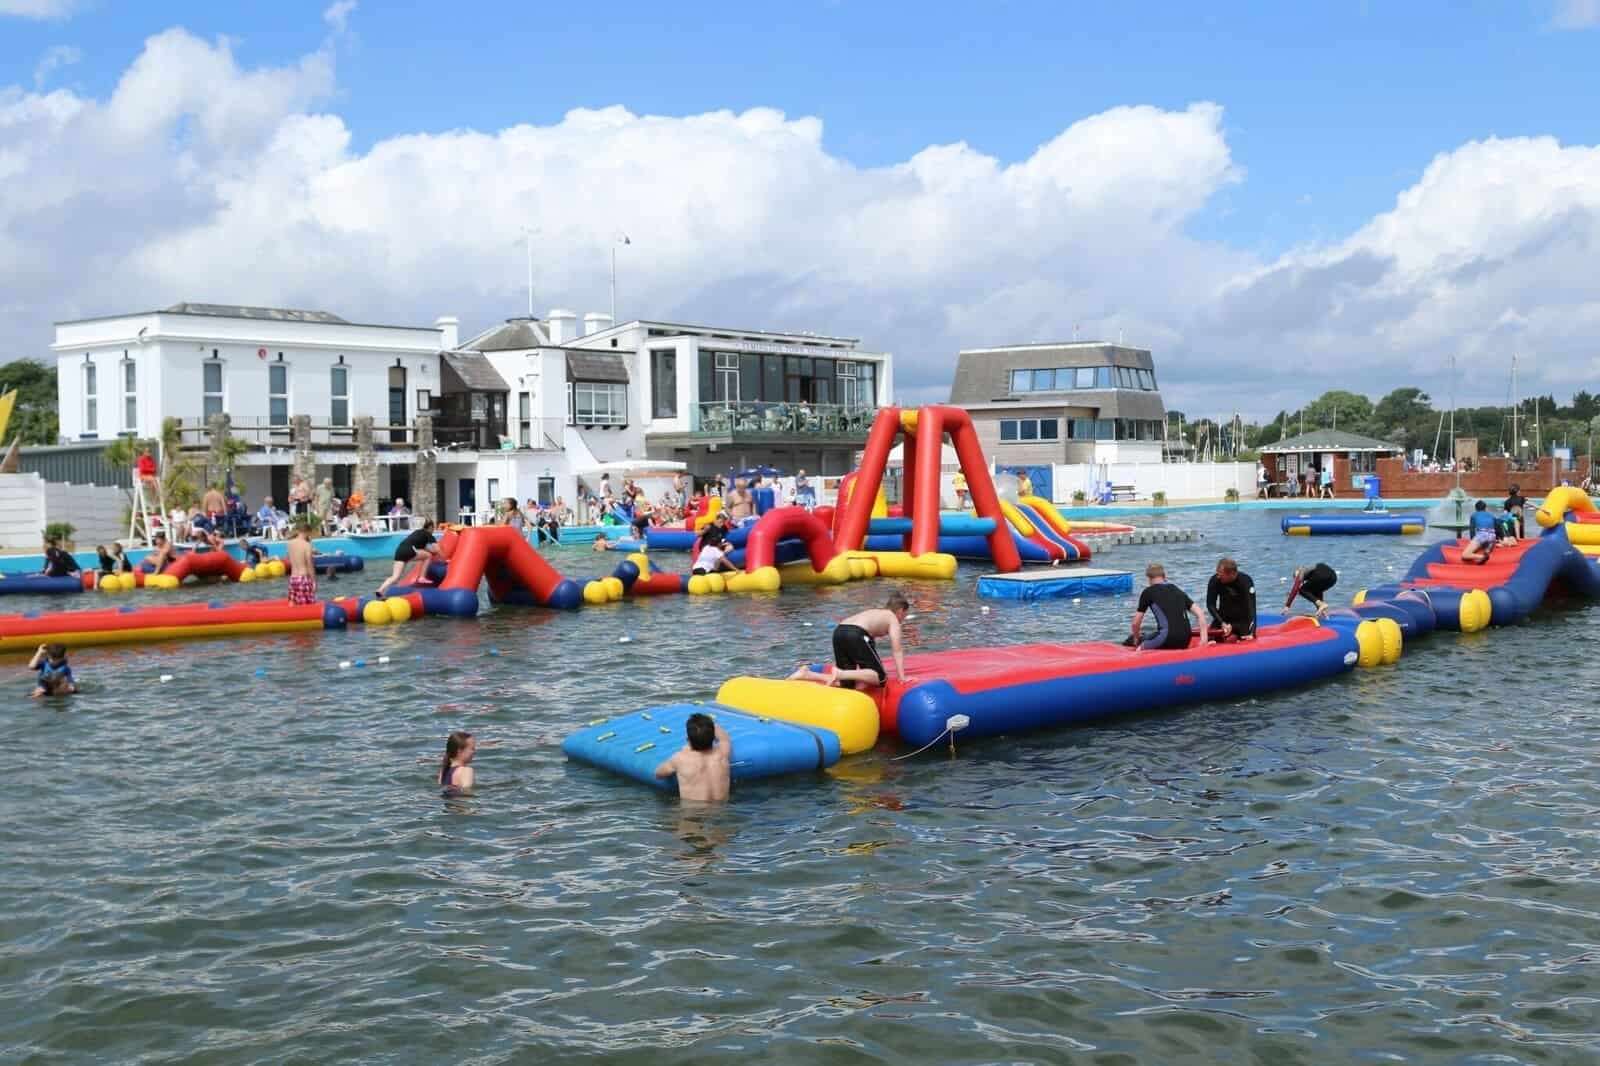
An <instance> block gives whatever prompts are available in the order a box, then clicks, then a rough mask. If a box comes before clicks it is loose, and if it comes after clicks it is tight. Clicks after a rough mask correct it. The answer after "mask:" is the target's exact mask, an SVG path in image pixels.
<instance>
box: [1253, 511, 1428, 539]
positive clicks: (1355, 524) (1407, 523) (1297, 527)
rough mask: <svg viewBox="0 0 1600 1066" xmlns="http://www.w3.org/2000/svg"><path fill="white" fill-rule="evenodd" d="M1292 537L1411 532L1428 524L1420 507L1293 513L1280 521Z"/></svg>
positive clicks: (1421, 529) (1418, 530)
mask: <svg viewBox="0 0 1600 1066" xmlns="http://www.w3.org/2000/svg"><path fill="white" fill-rule="evenodd" d="M1281 526H1282V529H1283V532H1284V534H1285V535H1286V536H1291V537H1324V536H1359V535H1362V534H1381V535H1388V536H1401V535H1412V534H1417V533H1421V532H1423V531H1424V530H1426V529H1427V528H1428V516H1427V515H1425V514H1423V513H1422V512H1420V511H1416V512H1410V513H1402V512H1399V511H1351V512H1349V513H1346V514H1294V515H1288V516H1286V517H1285V518H1284V520H1283V522H1282V523H1281Z"/></svg>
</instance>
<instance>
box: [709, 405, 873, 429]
mask: <svg viewBox="0 0 1600 1066" xmlns="http://www.w3.org/2000/svg"><path fill="white" fill-rule="evenodd" d="M877 413H878V412H877V409H876V408H872V407H846V406H844V405H842V404H825V403H823V404H818V403H767V402H749V403H743V402H739V401H733V400H726V401H725V400H714V401H712V402H710V403H702V404H700V405H698V407H697V408H696V410H695V420H694V430H693V432H695V433H703V434H706V435H708V436H736V437H738V436H769V437H795V436H798V437H865V436H866V435H867V430H869V429H870V428H871V427H872V419H873V417H874V416H875V415H876V414H877Z"/></svg>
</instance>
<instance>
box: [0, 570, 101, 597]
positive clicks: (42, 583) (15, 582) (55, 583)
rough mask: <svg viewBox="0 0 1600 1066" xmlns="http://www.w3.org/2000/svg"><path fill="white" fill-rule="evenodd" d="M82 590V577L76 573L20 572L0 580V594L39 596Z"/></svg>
mask: <svg viewBox="0 0 1600 1066" xmlns="http://www.w3.org/2000/svg"><path fill="white" fill-rule="evenodd" d="M82 591H83V578H82V577H80V576H78V575H77V574H68V575H67V576H66V577H45V576H44V575H43V574H22V575H19V576H12V577H8V578H6V579H4V580H3V581H0V596H39V595H55V594H57V593H62V592H82Z"/></svg>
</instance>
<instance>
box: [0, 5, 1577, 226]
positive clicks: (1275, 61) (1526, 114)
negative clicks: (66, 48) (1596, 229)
mask: <svg viewBox="0 0 1600 1066" xmlns="http://www.w3.org/2000/svg"><path fill="white" fill-rule="evenodd" d="M325 7H326V4H325V3H321V2H317V3H302V2H281V3H275V4H253V5H240V6H235V5H227V4H213V3H150V4H128V3H112V2H109V0H100V2H97V3H94V4H91V5H89V6H88V7H87V8H85V9H84V10H83V12H82V13H81V14H79V15H78V16H77V17H73V18H69V19H61V20H40V21H35V20H11V21H9V22H7V23H5V30H6V33H5V37H4V43H3V44H0V83H7V82H16V83H19V84H28V83H30V82H31V81H32V79H33V73H34V70H35V67H36V65H37V63H38V61H39V58H40V56H41V55H42V54H43V53H45V52H46V50H47V49H49V48H50V47H51V46H54V45H70V46H72V47H76V48H78V49H80V50H81V51H82V59H81V61H79V62H78V63H76V64H74V65H73V66H72V67H70V68H66V69H63V70H62V71H60V72H59V74H58V77H57V80H60V81H64V82H66V83H69V84H76V85H81V86H82V87H83V88H84V89H85V90H87V91H88V92H90V93H91V94H93V95H104V94H105V93H107V92H109V90H110V89H111V87H112V86H113V85H114V84H115V81H116V78H117V77H118V76H119V75H120V74H121V72H122V70H123V69H124V68H125V67H126V66H127V64H128V63H129V61H130V60H131V59H132V58H133V56H134V55H135V54H136V53H137V51H138V48H139V44H140V42H141V41H142V40H143V39H144V38H145V37H146V36H149V35H150V34H153V33H157V32H159V31H161V30H164V29H167V28H169V27H171V26H183V27H185V28H187V29H189V30H191V31H193V32H194V33H196V34H198V35H200V36H203V37H214V36H218V35H224V36H227V37H230V38H232V39H234V40H235V41H236V42H237V45H236V48H237V50H238V51H240V52H241V54H248V56H249V58H250V59H251V60H252V61H253V62H260V63H281V62H286V61H288V60H290V59H292V58H293V57H295V56H298V55H300V54H302V53H304V52H306V51H308V50H310V49H312V48H314V47H316V45H317V42H318V40H319V39H320V38H321V36H322V35H323V34H324V32H325V29H326V27H325V26H324V24H323V21H322V19H321V17H320V16H321V13H322V11H323V10H324V8H325ZM692 9H693V10H698V11H699V16H698V17H695V16H693V15H690V16H683V15H681V14H680V13H681V12H684V11H689V10H691V8H684V7H681V6H680V5H670V4H660V3H637V2H616V3H607V4H603V5H587V6H586V5H535V4H528V3H501V2H494V3H483V2H460V3H453V4H450V5H440V4H437V3H385V4H383V5H381V6H380V5H377V4H372V5H370V9H358V10H357V11H356V12H355V13H353V15H352V26H353V40H352V41H351V42H350V43H349V44H348V46H347V47H345V48H344V49H343V50H342V51H341V55H340V57H339V83H340V91H339V95H338V98H337V101H336V103H337V108H338V110H339V112H340V114H341V115H343V117H344V118H345V120H346V122H347V123H348V124H349V125H350V127H351V129H352V132H353V134H354V136H355V139H356V143H357V145H370V144H371V143H373V142H375V141H377V140H379V139H381V138H383V137H388V136H393V135H395V134H403V133H410V132H416V131H443V130H449V129H453V128H459V127H471V128H477V129H496V128H500V127H504V126H510V125H514V124H516V123H519V122H533V123H547V122H555V121H558V120H559V119H560V118H561V116H562V115H563V114H564V113H565V112H566V111H568V110H569V109H571V108H574V107H594V106H602V105H605V104H610V103H620V104H623V105H625V106H627V107H628V108H629V109H630V110H631V111H634V112H636V113H649V114H669V115H684V114H695V113H699V112H704V111H712V110H716V109H719V108H731V109H733V110H736V111H742V110H744V109H746V108H749V107H759V106H767V107H775V108H778V109H780V110H782V111H785V112H787V113H788V114H790V115H818V116H821V117H823V118H824V120H825V122H826V128H827V133H826V140H827V144H828V147H829V148H830V150H831V151H832V152H833V153H834V154H835V155H839V156H842V157H844V158H847V159H849V160H851V161H853V162H856V163H859V164H862V165H880V164H884V163H889V162H893V161H895V160H899V159H903V158H905V157H907V156H909V155H911V154H912V153H914V152H915V151H917V150H918V149H920V148H922V147H924V146H926V145H929V144H939V143H946V142H950V141H957V140H964V141H966V142H968V143H970V144H972V145H973V146H974V147H976V148H979V149H981V150H983V151H985V152H987V153H990V154H993V155H995V156H997V157H999V158H1000V159H1002V160H1005V161H1013V160H1016V159H1019V158H1022V157H1024V156H1026V155H1027V154H1028V153H1030V152H1031V151H1032V150H1033V149H1034V148H1035V147H1036V146H1037V145H1038V144H1040V143H1041V142H1042V141H1044V140H1046V139H1048V138H1049V137H1050V136H1052V135H1053V134H1055V133H1056V132H1057V131H1059V130H1060V129H1061V128H1062V127H1064V126H1065V125H1067V124H1068V123H1070V122H1071V121H1073V120H1074V119H1076V118H1079V117H1081V116H1083V115H1087V114H1093V113H1095V112H1099V111H1103V110H1105V109H1106V108H1109V107H1114V106H1117V105H1119V104H1131V103H1139V104H1154V105H1157V106H1160V107H1171V108H1181V107H1183V106H1184V105H1186V104H1188V103H1190V102H1192V101H1195V100H1215V101H1217V102H1219V103H1222V104H1223V105H1224V106H1225V107H1226V109H1227V132H1228V138H1229V141H1230V143H1231V144H1232V146H1233V149H1234V154H1235V158H1236V160H1237V162H1238V163H1239V164H1240V165H1242V166H1243V167H1244V168H1245V170H1246V171H1247V174H1248V180H1247V181H1246V182H1245V183H1243V184H1242V185H1240V186H1237V187H1235V188H1233V189H1230V190H1229V191H1227V192H1226V193H1225V194H1224V195H1223V196H1222V197H1221V198H1220V199H1219V201H1218V202H1217V203H1216V204H1215V205H1214V210H1212V211H1209V212H1207V213H1206V214H1205V215H1204V216H1203V217H1202V218H1200V219H1197V220H1196V223H1195V227H1194V228H1195V232H1197V233H1199V234H1201V235H1204V236H1209V237H1215V238H1218V239H1222V240H1227V241H1229V242H1232V243H1236V244H1239V245H1241V246H1245V247H1250V248H1255V249H1259V250H1261V251H1263V252H1268V253H1272V252H1278V251H1281V250H1282V249H1283V248H1285V247H1287V246H1290V245H1293V244H1296V243H1299V242H1303V241H1308V240H1323V239H1329V238H1331V237H1334V236H1337V235H1339V234H1342V233H1343V232H1345V231H1348V230H1350V229H1353V228H1355V226H1357V225H1358V224H1360V222H1361V221H1363V220H1365V219H1366V218H1368V217H1370V216H1371V215H1373V214H1376V213H1377V212H1379V211H1382V210H1384V209H1386V208H1387V207H1389V206H1390V205H1391V204H1392V202H1393V200H1394V197H1395V193H1396V191H1397V189H1398V188H1400V187H1402V186H1403V185H1405V184H1408V183H1409V182H1410V181H1411V180H1414V179H1415V177H1416V176H1417V175H1418V174H1419V173H1420V172H1421V170H1422V168H1423V167H1424V166H1425V165H1426V164H1427V162H1428V161H1429V160H1430V159H1431V158H1432V157H1433V156H1434V155H1435V154H1436V153H1438V152H1442V151H1447V150H1449V149H1451V148H1453V147H1455V146H1456V145H1458V144H1460V143H1462V142H1463V141H1467V140H1470V139H1473V138H1479V137H1486V136H1515V135H1526V134H1550V135H1554V136H1555V137H1557V138H1559V139H1561V140H1563V141H1575V142H1580V143H1586V144H1587V143H1593V142H1594V141H1596V140H1597V136H1596V134H1597V125H1600V109H1597V108H1596V106H1595V102H1596V98H1597V91H1600V33H1594V32H1589V33H1583V32H1567V31H1563V30H1561V29H1559V28H1557V27H1555V26H1554V25H1552V19H1553V17H1554V13H1555V10H1556V8H1555V6H1554V5H1553V4H1551V3H1540V2H1537V0H1533V2H1521V0H1510V2H1502V3H1485V2H1475V3H1461V2H1457V3H1402V4H1381V3H1370V4H1369V3H1343V4H1337V3H1314V4H1237V3H1232V4H1228V3H1222V4H1212V5H1197V4H1193V3H1182V4H1179V3H1166V4H1159V3H1158V4H1134V5H1099V4H1085V5H1076V4H1062V3H1021V2H1012V3H1006V2H997V3H993V4H990V5H984V7H983V8H982V9H979V8H977V7H975V6H974V5H970V4H953V3H946V4H904V3H894V4H891V3H856V2H846V0H838V2H831V3H828V2H823V3H817V2H812V3H805V2H798V3H784V4H754V5H748V4H727V5H710V4H708V5H696V6H694V7H693V8H692Z"/></svg>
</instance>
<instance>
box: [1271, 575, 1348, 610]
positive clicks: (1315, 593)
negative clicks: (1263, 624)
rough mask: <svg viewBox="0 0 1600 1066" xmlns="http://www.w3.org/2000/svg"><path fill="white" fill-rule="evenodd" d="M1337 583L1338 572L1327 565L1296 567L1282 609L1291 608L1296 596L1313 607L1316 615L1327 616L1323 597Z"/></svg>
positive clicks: (1326, 606) (1326, 607)
mask: <svg viewBox="0 0 1600 1066" xmlns="http://www.w3.org/2000/svg"><path fill="white" fill-rule="evenodd" d="M1338 583H1339V574H1338V572H1337V571H1335V570H1334V568H1333V567H1331V566H1329V565H1328V564H1327V563H1318V564H1317V565H1315V566H1301V567H1296V568H1295V572H1294V579H1293V580H1292V581H1291V582H1290V583H1289V595H1288V598H1287V599H1285V600H1284V601H1283V609H1284V610H1286V611H1287V610H1288V609H1289V608H1290V607H1293V606H1294V601H1295V597H1297V596H1298V597H1300V598H1301V599H1303V600H1305V601H1306V602H1307V603H1309V604H1311V606H1313V607H1315V608H1316V609H1317V614H1319V615H1323V614H1327V613H1328V604H1327V601H1326V600H1324V599H1323V597H1324V596H1326V595H1327V594H1328V590H1329V589H1331V588H1333V586H1335V585H1337V584H1338Z"/></svg>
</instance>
